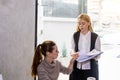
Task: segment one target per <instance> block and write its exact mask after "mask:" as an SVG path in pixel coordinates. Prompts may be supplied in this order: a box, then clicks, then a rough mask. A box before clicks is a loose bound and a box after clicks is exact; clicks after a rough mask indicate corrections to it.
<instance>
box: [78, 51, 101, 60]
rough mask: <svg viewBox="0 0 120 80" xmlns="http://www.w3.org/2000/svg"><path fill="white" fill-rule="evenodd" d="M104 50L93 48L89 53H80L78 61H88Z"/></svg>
mask: <svg viewBox="0 0 120 80" xmlns="http://www.w3.org/2000/svg"><path fill="white" fill-rule="evenodd" d="M102 53H103V52H102V51H98V50H96V49H93V50H92V51H90V52H89V53H87V54H80V53H79V54H80V56H79V57H78V58H77V61H78V62H84V61H87V60H90V59H92V58H94V57H96V56H98V55H100V54H102Z"/></svg>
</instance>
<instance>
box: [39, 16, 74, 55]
mask: <svg viewBox="0 0 120 80" xmlns="http://www.w3.org/2000/svg"><path fill="white" fill-rule="evenodd" d="M43 19H44V20H43V34H42V35H40V34H39V32H38V34H39V35H38V37H39V40H38V43H41V42H42V41H44V40H53V41H55V42H56V43H57V46H58V49H59V51H60V53H61V50H62V47H63V44H64V43H65V44H66V48H67V49H70V41H71V38H72V34H73V33H74V32H75V31H76V19H74V18H67V19H66V18H43ZM38 31H39V30H38Z"/></svg>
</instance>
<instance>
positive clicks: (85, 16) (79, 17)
mask: <svg viewBox="0 0 120 80" xmlns="http://www.w3.org/2000/svg"><path fill="white" fill-rule="evenodd" d="M79 19H82V20H85V21H87V22H89V23H90V25H89V27H88V28H89V30H90V31H91V32H93V29H92V25H91V19H90V17H89V16H88V15H87V14H86V13H82V14H80V15H79V16H78V20H79ZM76 31H80V29H79V25H78V24H77V29H76Z"/></svg>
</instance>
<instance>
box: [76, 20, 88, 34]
mask: <svg viewBox="0 0 120 80" xmlns="http://www.w3.org/2000/svg"><path fill="white" fill-rule="evenodd" d="M89 25H90V23H89V22H87V21H85V20H83V19H79V20H78V27H79V29H80V31H81V32H82V33H86V32H88V31H89Z"/></svg>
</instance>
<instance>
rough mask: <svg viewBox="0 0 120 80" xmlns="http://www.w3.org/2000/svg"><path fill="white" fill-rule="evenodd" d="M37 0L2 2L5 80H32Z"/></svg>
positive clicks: (0, 63) (0, 54)
mask: <svg viewBox="0 0 120 80" xmlns="http://www.w3.org/2000/svg"><path fill="white" fill-rule="evenodd" d="M34 31H35V0H0V74H2V76H3V80H33V79H32V77H31V75H30V69H31V64H32V57H33V54H34V53H33V52H34V38H35V37H34V36H35V34H34V33H35V32H34Z"/></svg>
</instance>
